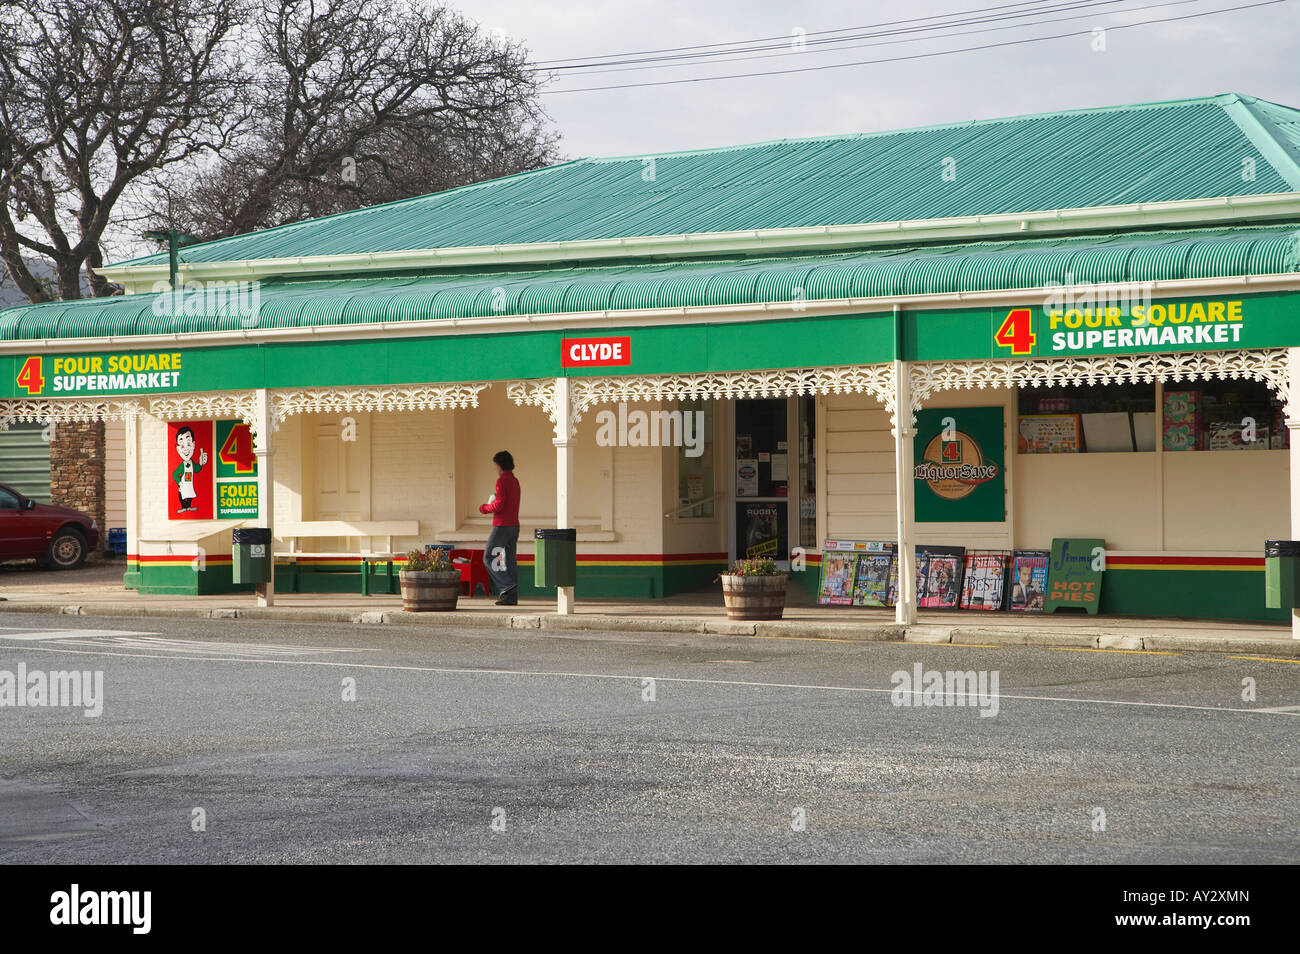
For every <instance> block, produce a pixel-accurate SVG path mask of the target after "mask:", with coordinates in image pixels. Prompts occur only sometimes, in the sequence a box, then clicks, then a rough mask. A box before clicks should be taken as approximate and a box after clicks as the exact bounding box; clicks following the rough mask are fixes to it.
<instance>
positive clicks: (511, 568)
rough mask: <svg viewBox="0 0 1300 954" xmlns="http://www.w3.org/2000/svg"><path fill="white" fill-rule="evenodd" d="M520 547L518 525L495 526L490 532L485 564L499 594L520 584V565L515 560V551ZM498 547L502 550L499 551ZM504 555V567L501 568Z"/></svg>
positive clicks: (485, 552)
mask: <svg viewBox="0 0 1300 954" xmlns="http://www.w3.org/2000/svg"><path fill="white" fill-rule="evenodd" d="M518 548H519V528H518V527H493V528H492V532H491V533H489V534H488V538H487V549H485V550H484V551H483V565H484V566H486V567H487V571H488V576H490V577H492V582H493V584H495V586H496V588H497V594H498V595H499V594H502V593H505V592H506V591H508V590H513V589H515V588H516V587H517V586H519V565H518V564H517V563H516V562H515V551H516V550H517V549H518ZM498 549H499V550H500V551H502V552H501V553H500V554H498V553H497V551H498ZM501 556H504V558H505V559H504V567H505V568H504V569H499V568H500V567H501V566H502V563H503V561H502V560H501V559H500V557H501Z"/></svg>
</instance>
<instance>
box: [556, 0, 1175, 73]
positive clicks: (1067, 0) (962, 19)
mask: <svg viewBox="0 0 1300 954" xmlns="http://www.w3.org/2000/svg"><path fill="white" fill-rule="evenodd" d="M1126 2H1129V0H1058V2H1049V3H1047V4H1045V5H1039V6H1036V7H1034V8H1033V9H1030V10H1021V11H1016V12H1014V13H1000V14H994V15H989V16H967V15H966V14H945V15H944V17H945V19H944V21H943V22H940V23H931V24H926V25H923V26H906V27H901V28H899V29H889V30H881V29H872V28H868V27H849V28H846V29H840V30H823V31H818V32H816V33H804V34H801V35H798V36H797V39H798V40H799V42H800V46H801V47H802V48H803V49H807V48H809V47H815V46H830V45H834V44H840V43H849V42H851V41H853V40H863V39H868V38H871V37H885V36H898V35H903V34H924V33H928V32H930V31H934V30H943V29H947V28H949V27H959V26H979V25H981V24H985V23H998V22H1004V21H1011V20H1024V19H1025V18H1027V17H1032V18H1034V19H1033V20H1031V21H1030V22H1028V23H1021V24H1018V25H1019V26H1033V25H1035V24H1036V23H1039V22H1043V21H1041V20H1039V19H1037V18H1039V17H1041V16H1042V15H1043V14H1046V13H1061V12H1065V11H1069V10H1078V9H1085V8H1090V7H1104V6H1113V5H1114V4H1116V3H1126ZM1191 2H1198V0H1191ZM973 12H975V13H978V12H980V11H973ZM950 18H952V19H950ZM909 22H911V21H908V20H898V21H893V22H892V23H884V24H877V26H894V25H897V24H902V23H909ZM862 30H867V31H868V32H853V31H862ZM826 33H836V34H843V35H842V36H822V37H821V39H811V40H810V39H808V37H810V36H811V37H817V36H819V35H821V34H826ZM922 38H924V37H922ZM769 39H774V40H777V41H779V42H775V43H768V40H769ZM795 39H796V35H795V34H793V33H791V34H788V35H786V36H783V37H774V38H767V39H764V40H741V41H736V42H734V43H730V44H710V45H709V46H714V45H726V46H732V47H734V49H727V50H710V49H708V48H707V47H701V48H698V49H699V50H700V51H699V52H693V53H692V52H682V53H675V54H674V55H672V56H645V57H641V58H627V59H611V58H609V57H598V58H587V57H583V58H580V59H591V60H592V61H591V62H565V61H562V60H555V61H551V62H555V63H559V64H560V65H558V66H549V67H546V69H545V71H546V72H557V71H561V70H587V69H592V70H596V69H598V68H599V67H607V66H619V65H623V64H635V63H669V62H672V61H676V60H703V59H704V58H706V57H708V58H715V59H717V60H722V59H725V58H728V57H733V56H736V55H737V54H741V53H755V52H762V51H764V50H785V51H786V52H790V50H791V43H792V42H793V41H794V40H795ZM753 44H767V45H753ZM683 49H684V50H690V49H695V48H692V47H684V48H683ZM629 56H632V54H629ZM596 60H600V62H597V61H596Z"/></svg>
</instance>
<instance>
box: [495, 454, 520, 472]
mask: <svg viewBox="0 0 1300 954" xmlns="http://www.w3.org/2000/svg"><path fill="white" fill-rule="evenodd" d="M492 463H494V464H496V465H497V466H498V467H500V468H501V469H502V470H514V469H515V459H514V458H513V457H511V456H510V451H497V452H496V453H495V454H493V455H492Z"/></svg>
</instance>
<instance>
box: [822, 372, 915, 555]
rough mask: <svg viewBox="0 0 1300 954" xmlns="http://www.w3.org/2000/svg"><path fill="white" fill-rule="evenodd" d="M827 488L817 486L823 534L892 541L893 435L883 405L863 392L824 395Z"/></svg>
mask: <svg viewBox="0 0 1300 954" xmlns="http://www.w3.org/2000/svg"><path fill="white" fill-rule="evenodd" d="M823 413H824V415H825V438H824V444H823V446H821V447H819V448H818V449H817V452H818V453H819V454H823V455H825V458H826V471H825V472H826V478H825V479H826V486H825V487H824V488H820V487H819V488H818V491H819V494H818V495H819V497H820V498H821V501H824V503H822V502H819V506H824V507H825V511H826V518H825V527H826V530H825V536H827V537H830V538H832V539H833V538H835V537H846V538H848V539H852V540H892V539H894V538H895V537H896V536H897V527H896V525H895V512H896V511H895V507H894V438H893V436H892V435H891V434H890V433H889V415H888V414H887V413H886V412H885V409H884V406H883V405H881V404H880V403H878V402H877V401H876V399H875V398H873V397H871V396H870V395H867V394H833V395H828V396H827V397H826V398H825V404H824V411H823Z"/></svg>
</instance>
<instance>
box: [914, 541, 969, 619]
mask: <svg viewBox="0 0 1300 954" xmlns="http://www.w3.org/2000/svg"><path fill="white" fill-rule="evenodd" d="M965 559H966V548H965V547H917V548H916V605H917V606H918V607H920V608H922V609H956V608H957V603H958V601H959V600H960V598H961V579H962V567H963V565H964V564H965Z"/></svg>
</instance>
